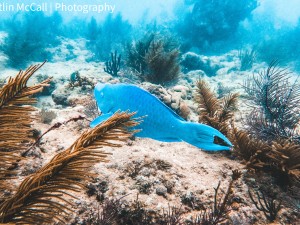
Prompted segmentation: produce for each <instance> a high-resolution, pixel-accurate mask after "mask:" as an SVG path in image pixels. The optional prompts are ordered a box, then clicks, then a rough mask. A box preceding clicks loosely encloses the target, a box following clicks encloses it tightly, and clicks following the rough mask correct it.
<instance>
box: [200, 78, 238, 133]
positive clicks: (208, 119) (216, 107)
mask: <svg viewBox="0 0 300 225" xmlns="http://www.w3.org/2000/svg"><path fill="white" fill-rule="evenodd" d="M238 97H239V94H237V93H235V94H229V95H227V96H225V97H223V98H221V99H218V98H217V96H216V95H215V93H213V92H212V91H211V90H210V88H209V86H208V84H207V83H206V82H205V81H204V80H199V81H198V82H197V94H196V96H195V101H196V102H197V103H198V110H199V122H201V123H205V124H207V125H209V126H212V127H213V128H215V129H217V130H219V131H220V132H221V133H223V134H225V135H227V134H228V133H229V130H230V121H231V120H232V119H233V116H234V111H236V109H237V100H238Z"/></svg>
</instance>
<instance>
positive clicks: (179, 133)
mask: <svg viewBox="0 0 300 225" xmlns="http://www.w3.org/2000/svg"><path fill="white" fill-rule="evenodd" d="M94 96H95V99H96V102H97V105H98V108H99V110H100V111H101V112H102V114H101V115H100V116H99V117H97V118H96V119H95V120H93V121H92V122H91V124H90V126H91V127H95V126H97V125H98V124H100V123H102V122H103V121H105V120H107V119H108V118H109V117H110V116H112V115H113V114H114V113H115V112H117V111H119V110H121V111H130V112H136V114H135V115H134V117H143V121H142V122H141V123H140V124H139V125H138V126H137V127H135V128H136V129H139V130H140V131H139V132H138V133H136V136H137V137H147V138H152V139H155V140H158V141H163V142H181V141H184V142H187V143H189V144H191V145H194V146H196V147H198V148H201V149H204V150H207V151H218V150H230V148H231V146H232V144H231V143H230V141H229V140H228V139H227V138H226V137H225V136H224V135H223V134H222V133H221V132H219V131H218V130H216V129H214V128H212V127H210V126H208V125H205V124H200V123H195V122H188V121H185V120H184V119H183V118H181V117H180V116H179V115H177V114H176V113H175V112H174V111H173V110H172V109H170V108H169V107H168V106H167V105H165V104H164V103H163V102H161V101H160V100H159V99H158V98H157V97H155V96H154V95H152V94H151V93H149V92H147V91H146V90H144V89H142V88H139V87H137V86H135V85H131V84H124V83H120V84H103V83H98V84H97V85H96V87H95V90H94ZM216 140H218V141H216Z"/></svg>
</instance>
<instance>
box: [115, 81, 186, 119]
mask: <svg viewBox="0 0 300 225" xmlns="http://www.w3.org/2000/svg"><path fill="white" fill-rule="evenodd" d="M121 85H124V86H127V87H128V86H130V87H131V88H133V89H135V92H138V91H141V92H143V93H144V94H147V95H149V96H151V97H152V98H154V99H155V100H156V101H157V102H158V104H161V105H162V106H164V107H165V108H166V109H167V110H169V112H170V113H172V114H173V115H174V116H175V117H176V118H177V119H179V120H181V121H186V120H185V119H183V118H182V117H181V116H179V115H178V114H177V113H176V112H174V111H173V110H172V109H171V108H170V107H169V106H167V105H166V104H165V103H163V102H162V101H161V100H160V99H159V98H157V97H156V96H155V95H153V94H151V93H150V92H148V91H146V90H144V89H143V88H140V87H138V86H136V85H133V84H121Z"/></svg>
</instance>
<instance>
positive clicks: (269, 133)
mask: <svg viewBox="0 0 300 225" xmlns="http://www.w3.org/2000/svg"><path fill="white" fill-rule="evenodd" d="M277 65H278V62H277V61H273V62H272V63H270V65H269V67H268V68H267V69H266V70H265V71H263V72H261V73H259V74H257V75H253V76H252V77H249V78H248V79H247V80H246V81H245V83H244V88H245V91H246V92H247V93H248V98H249V100H250V101H251V102H252V106H253V111H252V113H251V114H250V116H249V117H247V120H246V123H247V125H248V126H249V131H250V133H251V134H254V135H255V136H257V137H259V138H261V139H264V140H266V141H274V140H277V139H290V138H292V139H294V140H297V139H298V141H299V139H300V138H299V134H297V133H296V128H297V126H298V124H299V122H300V114H299V113H298V112H299V111H300V85H299V83H298V82H297V80H296V81H295V82H293V83H291V82H290V78H291V77H290V73H289V72H288V71H287V69H281V68H279V67H278V66H277Z"/></svg>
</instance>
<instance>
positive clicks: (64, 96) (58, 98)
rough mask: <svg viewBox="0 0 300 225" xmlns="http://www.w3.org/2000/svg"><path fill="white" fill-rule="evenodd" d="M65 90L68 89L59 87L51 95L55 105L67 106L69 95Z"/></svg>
mask: <svg viewBox="0 0 300 225" xmlns="http://www.w3.org/2000/svg"><path fill="white" fill-rule="evenodd" d="M67 90H68V89H67V88H65V87H60V88H57V89H56V90H55V91H54V92H53V93H52V95H51V96H52V99H53V101H54V102H55V103H56V104H57V105H63V106H68V97H69V95H70V93H68V92H67Z"/></svg>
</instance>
